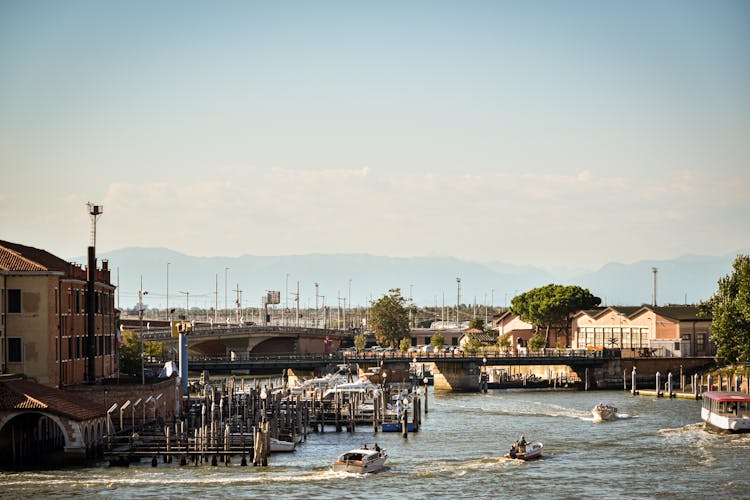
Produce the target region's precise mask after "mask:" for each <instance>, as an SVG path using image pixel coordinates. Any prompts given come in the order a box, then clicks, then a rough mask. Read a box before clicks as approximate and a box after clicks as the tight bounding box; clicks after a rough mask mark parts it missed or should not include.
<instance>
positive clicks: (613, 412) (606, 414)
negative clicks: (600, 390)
mask: <svg viewBox="0 0 750 500" xmlns="http://www.w3.org/2000/svg"><path fill="white" fill-rule="evenodd" d="M591 414H592V415H594V422H601V421H604V420H614V419H615V418H617V408H615V407H614V406H612V405H605V404H604V403H599V404H598V405H596V406H594V408H592V410H591Z"/></svg>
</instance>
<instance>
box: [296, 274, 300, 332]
mask: <svg viewBox="0 0 750 500" xmlns="http://www.w3.org/2000/svg"><path fill="white" fill-rule="evenodd" d="M296 300H297V318H296V319H295V324H296V325H297V327H299V280H297V297H296Z"/></svg>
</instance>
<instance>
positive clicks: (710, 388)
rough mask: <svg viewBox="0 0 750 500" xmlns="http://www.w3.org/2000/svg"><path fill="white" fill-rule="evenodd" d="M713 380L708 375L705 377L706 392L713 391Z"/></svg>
mask: <svg viewBox="0 0 750 500" xmlns="http://www.w3.org/2000/svg"><path fill="white" fill-rule="evenodd" d="M713 386H714V378H713V377H712V376H711V375H710V374H709V375H708V376H707V377H706V390H707V391H713V390H714V387H713Z"/></svg>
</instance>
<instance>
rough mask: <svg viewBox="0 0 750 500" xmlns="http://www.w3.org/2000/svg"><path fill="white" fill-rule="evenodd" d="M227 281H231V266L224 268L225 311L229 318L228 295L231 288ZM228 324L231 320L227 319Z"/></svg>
mask: <svg viewBox="0 0 750 500" xmlns="http://www.w3.org/2000/svg"><path fill="white" fill-rule="evenodd" d="M227 283H229V268H228V267H225V268H224V311H225V312H226V314H227V320H229V302H228V301H227V295H228V294H229V289H228V288H227ZM227 324H229V321H227Z"/></svg>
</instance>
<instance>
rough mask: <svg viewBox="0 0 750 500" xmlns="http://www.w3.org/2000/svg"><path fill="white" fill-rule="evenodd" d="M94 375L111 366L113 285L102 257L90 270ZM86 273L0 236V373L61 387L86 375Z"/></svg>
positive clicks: (105, 375) (107, 374)
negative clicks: (92, 274)
mask: <svg viewBox="0 0 750 500" xmlns="http://www.w3.org/2000/svg"><path fill="white" fill-rule="evenodd" d="M94 288H95V290H94V293H95V300H94V317H95V336H94V345H93V355H94V357H95V362H94V367H95V374H94V377H93V378H95V379H102V378H109V377H111V376H113V375H114V374H115V373H116V370H117V346H116V333H117V331H116V320H117V312H116V310H115V307H114V293H115V287H114V286H113V285H112V284H111V283H110V273H109V269H108V264H107V261H104V262H103V263H102V269H97V270H96V275H95V286H94ZM86 290H87V276H86V270H85V269H83V268H82V267H81V266H78V265H76V264H72V263H69V262H66V261H65V260H63V259H61V258H59V257H57V256H55V255H53V254H51V253H49V252H47V251H45V250H40V249H37V248H33V247H28V246H25V245H20V244H17V243H11V242H7V241H0V291H1V292H2V304H1V305H0V308H1V309H2V313H1V319H0V339H1V341H0V360H2V365H1V369H2V373H3V374H6V373H19V374H24V375H26V376H27V377H29V378H31V379H33V380H36V381H37V382H38V383H40V384H44V385H49V386H54V387H63V386H66V385H72V384H79V383H81V382H84V381H86V380H88V377H87V375H88V372H87V371H88V369H89V363H88V355H89V344H88V342H89V335H88V333H89V332H88V331H87V330H88V327H87V310H86V306H87V301H86Z"/></svg>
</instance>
